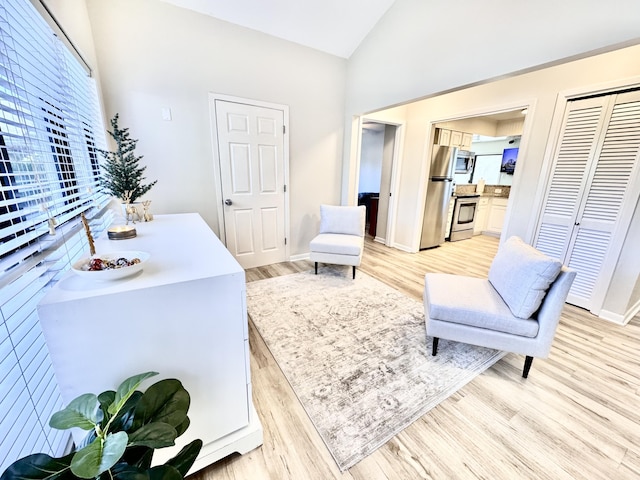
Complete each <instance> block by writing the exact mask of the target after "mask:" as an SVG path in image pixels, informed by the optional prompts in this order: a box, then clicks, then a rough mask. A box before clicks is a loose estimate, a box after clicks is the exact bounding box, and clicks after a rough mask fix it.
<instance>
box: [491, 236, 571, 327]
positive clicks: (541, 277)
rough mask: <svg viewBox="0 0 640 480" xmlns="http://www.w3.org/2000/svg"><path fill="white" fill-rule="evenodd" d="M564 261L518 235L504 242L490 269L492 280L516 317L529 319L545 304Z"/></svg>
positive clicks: (494, 286)
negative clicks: (550, 287)
mask: <svg viewBox="0 0 640 480" xmlns="http://www.w3.org/2000/svg"><path fill="white" fill-rule="evenodd" d="M561 269H562V262H560V261H559V260H556V259H553V258H551V257H548V256H547V255H545V254H544V253H542V252H540V251H538V250H536V249H535V248H533V247H532V246H531V245H527V244H526V243H524V242H523V241H522V240H521V239H520V238H518V237H511V238H509V239H508V240H507V241H506V242H504V243H503V244H502V245H501V246H500V248H498V253H497V254H496V256H495V258H494V259H493V262H492V263H491V268H490V269H489V281H490V282H491V284H492V285H493V288H495V289H496V291H497V292H498V293H499V294H500V296H501V297H502V299H503V300H504V301H505V303H506V304H507V305H508V306H509V309H510V310H511V313H513V314H514V315H515V316H516V317H520V318H530V317H531V315H533V314H534V313H535V312H536V310H538V308H539V307H540V305H541V304H542V300H543V299H544V296H545V295H546V293H547V290H548V289H549V286H550V285H551V284H552V283H553V281H554V280H555V279H556V277H557V276H558V274H559V273H560V270H561Z"/></svg>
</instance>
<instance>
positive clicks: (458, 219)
mask: <svg viewBox="0 0 640 480" xmlns="http://www.w3.org/2000/svg"><path fill="white" fill-rule="evenodd" d="M479 202H480V195H456V203H455V206H454V207H453V218H452V219H451V232H450V234H449V241H451V242H457V241H458V240H465V239H467V238H471V237H472V236H473V227H474V225H475V223H476V212H477V210H478V203H479Z"/></svg>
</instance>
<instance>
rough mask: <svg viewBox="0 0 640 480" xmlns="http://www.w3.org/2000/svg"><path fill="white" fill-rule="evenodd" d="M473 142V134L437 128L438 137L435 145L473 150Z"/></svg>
mask: <svg viewBox="0 0 640 480" xmlns="http://www.w3.org/2000/svg"><path fill="white" fill-rule="evenodd" d="M472 141H473V134H472V133H465V132H458V131H456V130H447V129H446V128H436V137H435V141H434V142H433V143H434V144H435V145H444V146H446V147H458V148H460V149H462V150H469V149H471V142H472Z"/></svg>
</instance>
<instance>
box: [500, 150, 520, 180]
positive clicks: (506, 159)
mask: <svg viewBox="0 0 640 480" xmlns="http://www.w3.org/2000/svg"><path fill="white" fill-rule="evenodd" d="M517 159H518V149H517V148H505V149H504V150H503V152H502V163H501V164H500V171H501V172H504V173H506V174H507V175H513V172H514V170H515V169H516V160H517Z"/></svg>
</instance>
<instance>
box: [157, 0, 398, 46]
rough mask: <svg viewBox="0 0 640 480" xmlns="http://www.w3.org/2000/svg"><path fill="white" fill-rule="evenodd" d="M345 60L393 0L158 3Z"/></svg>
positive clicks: (169, 0) (172, 0) (176, 0)
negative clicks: (168, 4) (239, 26)
mask: <svg viewBox="0 0 640 480" xmlns="http://www.w3.org/2000/svg"><path fill="white" fill-rule="evenodd" d="M160 1H163V2H166V3H171V4H173V5H176V6H178V7H182V8H187V9H190V10H194V11H196V12H200V13H203V14H206V15H211V16H212V17H216V18H218V19H220V20H224V21H227V22H230V23H234V24H237V25H241V26H243V27H247V28H251V29H253V30H258V31H260V32H263V33H267V34H269V35H273V36H275V37H279V38H283V39H285V40H289V41H291V42H295V43H298V44H300V45H304V46H306V47H311V48H314V49H316V50H320V51H323V52H326V53H330V54H332V55H336V56H338V57H343V58H349V57H350V56H351V54H352V53H353V52H354V51H355V49H356V48H357V47H358V45H360V42H362V40H363V39H364V38H365V37H366V36H367V34H368V33H369V32H370V31H371V29H372V28H373V27H374V26H375V24H376V23H377V22H378V20H379V19H380V18H381V17H382V16H383V15H384V14H385V13H386V12H387V10H388V9H389V7H391V5H392V4H393V3H394V1H395V0H231V1H230V0H160Z"/></svg>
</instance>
